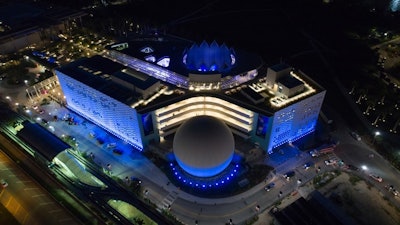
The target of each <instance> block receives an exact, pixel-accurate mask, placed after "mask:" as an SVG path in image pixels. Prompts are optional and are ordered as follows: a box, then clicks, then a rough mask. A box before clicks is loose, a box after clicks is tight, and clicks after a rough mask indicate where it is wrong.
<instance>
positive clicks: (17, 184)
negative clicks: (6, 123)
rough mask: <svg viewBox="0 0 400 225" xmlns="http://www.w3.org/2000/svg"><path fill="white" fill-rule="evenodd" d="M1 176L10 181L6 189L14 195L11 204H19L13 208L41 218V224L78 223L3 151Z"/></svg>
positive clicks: (1, 153)
mask: <svg viewBox="0 0 400 225" xmlns="http://www.w3.org/2000/svg"><path fill="white" fill-rule="evenodd" d="M0 177H2V178H3V179H5V180H6V181H7V182H8V187H6V190H5V191H7V193H8V194H10V195H11V196H12V198H11V199H12V200H13V201H12V202H11V201H10V202H9V204H13V205H14V206H19V207H11V206H10V208H11V209H15V210H17V209H18V210H22V211H23V210H25V211H26V212H27V213H29V214H30V217H27V218H31V219H34V220H38V219H39V222H40V223H41V224H60V225H63V224H65V225H68V224H76V222H75V220H74V219H73V218H72V217H71V216H70V215H68V214H66V213H65V209H64V208H63V207H61V206H60V205H59V204H58V203H57V202H55V201H54V199H52V198H50V197H49V196H48V193H47V192H46V191H44V190H43V188H42V187H41V186H40V185H39V184H38V183H36V181H34V180H33V179H31V178H30V177H29V176H27V175H26V174H25V173H24V171H22V170H20V169H19V168H18V167H17V165H16V164H15V163H14V162H12V161H11V160H10V159H9V158H8V157H6V156H5V155H4V154H3V152H1V151H0ZM15 213H16V212H15ZM42 218H46V219H42Z"/></svg>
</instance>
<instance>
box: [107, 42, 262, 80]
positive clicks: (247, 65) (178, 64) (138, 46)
mask: <svg viewBox="0 0 400 225" xmlns="http://www.w3.org/2000/svg"><path fill="white" fill-rule="evenodd" d="M125 43H126V45H125V47H117V46H119V44H125ZM213 43H216V42H213ZM213 43H211V44H206V46H211V45H213ZM119 44H112V45H109V46H106V49H109V50H114V51H118V52H121V53H123V54H126V55H128V56H132V57H135V58H137V59H140V60H143V61H147V62H150V63H153V64H155V65H157V62H158V61H159V60H161V59H163V58H165V57H168V58H169V59H170V61H169V66H168V67H167V69H168V70H171V71H174V72H176V73H178V74H180V75H183V76H188V75H189V73H192V72H193V71H190V70H189V69H188V68H187V66H186V65H185V64H184V59H183V57H184V55H185V52H187V50H189V49H190V48H191V47H193V46H199V45H201V44H203V45H204V42H203V43H197V44H196V43H195V42H193V41H190V40H186V39H182V38H179V37H174V36H170V35H168V36H167V35H157V36H145V37H143V36H140V37H136V38H132V39H130V40H129V41H126V42H122V43H119ZM219 46H225V44H223V43H222V44H219ZM228 47H229V46H228ZM208 50H210V49H208ZM234 51H235V53H236V54H235V56H236V60H235V61H236V63H235V65H234V66H233V67H232V68H231V69H230V70H229V71H222V72H221V75H222V76H229V75H232V74H234V75H236V74H241V73H243V72H246V71H249V70H252V69H255V68H258V67H260V66H261V65H262V64H263V62H262V59H261V57H260V56H258V55H255V54H252V53H249V52H246V51H243V50H241V49H235V50H234ZM210 54H212V53H210ZM150 56H153V57H154V58H153V59H154V60H155V61H154V62H152V61H149V60H146V58H147V57H150ZM195 72H197V73H199V74H201V73H203V72H201V71H195Z"/></svg>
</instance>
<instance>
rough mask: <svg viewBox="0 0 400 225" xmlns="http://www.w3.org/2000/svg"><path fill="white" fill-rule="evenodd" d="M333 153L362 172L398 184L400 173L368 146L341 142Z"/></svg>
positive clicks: (399, 184)
mask: <svg viewBox="0 0 400 225" xmlns="http://www.w3.org/2000/svg"><path fill="white" fill-rule="evenodd" d="M335 153H336V154H337V155H338V156H339V157H340V158H342V159H343V160H344V162H345V163H346V164H351V165H354V166H356V167H358V168H359V169H361V170H362V169H363V166H365V167H364V173H365V174H369V173H373V174H377V175H378V176H381V177H382V178H383V179H384V182H389V183H392V184H393V185H397V186H400V180H399V179H398V177H400V173H399V172H398V171H397V170H396V169H395V168H393V166H392V165H391V164H390V163H389V162H388V161H387V160H385V159H384V158H382V157H380V156H379V155H377V154H376V153H375V152H374V151H372V150H371V149H370V148H368V147H363V146H362V145H354V144H341V145H339V146H338V147H337V149H336V151H335Z"/></svg>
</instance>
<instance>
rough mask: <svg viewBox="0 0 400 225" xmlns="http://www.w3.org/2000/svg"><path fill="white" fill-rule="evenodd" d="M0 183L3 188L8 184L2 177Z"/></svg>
mask: <svg viewBox="0 0 400 225" xmlns="http://www.w3.org/2000/svg"><path fill="white" fill-rule="evenodd" d="M0 183H1V186H2V187H3V188H6V187H7V186H8V183H7V182H6V181H5V180H4V179H1V180H0Z"/></svg>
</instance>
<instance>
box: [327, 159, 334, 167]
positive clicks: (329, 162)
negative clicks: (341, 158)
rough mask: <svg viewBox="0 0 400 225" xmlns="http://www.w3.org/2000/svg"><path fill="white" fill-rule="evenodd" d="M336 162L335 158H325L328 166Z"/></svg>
mask: <svg viewBox="0 0 400 225" xmlns="http://www.w3.org/2000/svg"><path fill="white" fill-rule="evenodd" d="M335 164H336V160H334V159H328V160H325V165H327V166H332V165H335Z"/></svg>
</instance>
